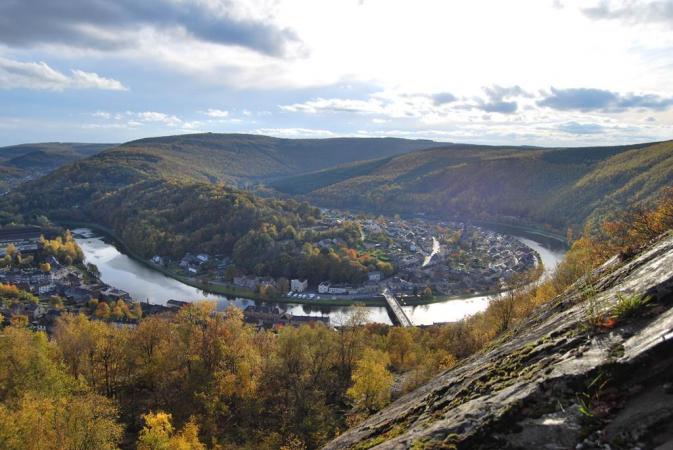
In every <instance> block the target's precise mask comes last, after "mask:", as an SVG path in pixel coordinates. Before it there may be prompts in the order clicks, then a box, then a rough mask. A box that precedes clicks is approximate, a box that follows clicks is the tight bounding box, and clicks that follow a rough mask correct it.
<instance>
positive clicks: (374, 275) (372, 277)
mask: <svg viewBox="0 0 673 450" xmlns="http://www.w3.org/2000/svg"><path fill="white" fill-rule="evenodd" d="M367 278H369V281H381V280H382V279H383V272H381V271H378V270H376V271H374V272H369V273H368V274H367Z"/></svg>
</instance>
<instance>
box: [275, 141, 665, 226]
mask: <svg viewBox="0 0 673 450" xmlns="http://www.w3.org/2000/svg"><path fill="white" fill-rule="evenodd" d="M672 168H673V142H672V141H668V142H662V143H653V144H641V145H631V146H616V147H590V148H558V149H556V148H531V147H491V146H474V145H460V144H452V145H447V146H444V147H440V148H432V149H426V150H419V151H415V152H411V153H407V154H404V155H400V156H396V157H390V158H385V159H379V160H375V161H367V162H363V163H356V164H350V165H346V166H341V167H337V168H333V169H328V170H324V171H321V172H316V173H312V174H304V175H301V176H297V177H289V178H286V179H283V180H279V181H276V182H274V183H273V184H272V186H273V187H274V188H276V189H277V190H278V191H280V192H283V193H286V194H292V195H297V194H301V195H306V196H307V198H309V199H311V200H314V201H316V202H318V203H320V204H325V205H333V206H339V207H355V208H361V209H373V210H378V211H381V212H387V213H413V212H424V213H433V214H439V215H442V216H453V217H460V218H472V219H482V220H501V221H516V222H519V223H533V224H536V225H550V226H552V227H553V228H555V229H557V230H563V229H565V227H566V226H568V225H578V224H582V223H583V222H584V220H585V219H586V218H587V217H589V216H591V215H592V214H605V213H606V212H608V211H612V210H614V209H616V208H620V207H624V206H625V205H629V204H632V203H634V202H638V201H647V200H650V199H651V198H653V196H654V194H656V193H657V192H659V191H660V189H661V188H662V187H664V186H667V185H670V184H671V183H672V182H673V170H671V169H672Z"/></svg>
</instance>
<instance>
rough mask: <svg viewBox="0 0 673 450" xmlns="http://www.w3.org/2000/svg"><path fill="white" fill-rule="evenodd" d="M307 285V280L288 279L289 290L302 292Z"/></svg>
mask: <svg viewBox="0 0 673 450" xmlns="http://www.w3.org/2000/svg"><path fill="white" fill-rule="evenodd" d="M307 287H308V280H303V281H302V280H298V279H296V278H294V279H293V280H292V281H290V290H292V291H294V292H304V291H305V290H306V288H307Z"/></svg>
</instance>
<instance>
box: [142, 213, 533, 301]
mask: <svg viewBox="0 0 673 450" xmlns="http://www.w3.org/2000/svg"><path fill="white" fill-rule="evenodd" d="M321 212H322V214H321V219H320V221H318V222H317V223H315V224H313V225H311V226H310V227H308V228H307V229H306V230H302V231H304V232H305V233H306V234H308V232H310V233H313V235H317V236H320V235H321V233H327V232H328V231H329V230H333V229H336V228H337V227H340V226H343V225H344V224H345V223H348V224H350V225H351V226H353V225H354V226H355V227H356V228H357V230H358V231H359V234H360V238H359V239H357V242H356V243H355V245H353V244H351V246H350V247H349V246H348V244H347V243H346V242H345V240H344V239H341V238H339V237H335V238H323V239H319V240H316V241H315V242H312V245H314V246H315V247H317V248H318V249H319V250H320V251H321V252H335V253H339V252H340V253H344V252H347V251H355V252H357V253H358V254H366V255H369V256H371V257H374V258H376V260H377V261H378V265H379V267H382V268H384V270H370V271H368V272H367V273H366V278H365V279H364V280H363V282H361V283H357V284H355V283H343V282H341V283H339V282H335V281H334V280H330V279H322V280H317V281H316V282H310V281H309V280H308V279H302V278H291V279H285V278H282V277H279V278H273V277H271V276H257V275H254V274H249V273H244V272H242V271H241V270H239V269H237V268H236V266H235V265H234V263H233V261H232V258H231V256H230V255H209V254H206V253H196V254H192V253H188V254H186V255H184V257H182V258H181V259H180V260H171V259H169V258H167V257H165V256H161V255H155V256H154V257H153V258H152V259H151V263H152V264H154V265H157V266H160V267H162V268H165V269H169V270H170V271H174V272H175V273H178V274H180V275H181V276H182V277H188V278H191V279H192V280H194V281H198V282H200V283H201V284H205V283H207V284H209V285H210V286H222V287H227V286H229V287H232V288H234V289H242V290H247V291H248V292H253V293H256V294H259V298H262V299H268V300H279V299H283V300H285V301H297V302H313V301H315V302H320V301H323V302H326V301H334V300H338V301H348V300H352V301H353V302H357V301H358V300H365V299H371V298H376V297H379V296H380V294H381V293H382V292H383V291H384V290H385V289H388V290H389V291H390V292H391V293H393V294H394V295H396V296H400V297H416V298H419V299H421V300H424V301H432V300H433V299H441V298H446V297H451V296H458V295H470V294H477V293H492V292H498V291H501V290H503V289H505V288H506V287H507V282H508V280H510V279H511V277H512V276H514V275H515V274H522V273H525V272H528V271H530V270H532V269H534V268H535V267H537V266H538V264H539V256H538V255H537V253H536V252H535V251H534V250H533V249H531V248H530V247H528V246H526V245H524V244H523V243H522V242H521V241H519V240H518V239H516V238H514V237H511V236H506V235H503V234H500V233H496V232H494V231H491V230H487V229H485V228H482V227H479V226H474V225H470V224H466V223H461V222H448V221H432V220H428V219H425V218H423V217H416V218H412V219H402V218H400V217H399V216H397V217H394V218H384V217H380V216H379V217H374V216H362V215H357V216H356V215H353V214H350V213H347V212H343V211H338V210H330V209H323V210H322V211H321ZM270 293H272V294H270Z"/></svg>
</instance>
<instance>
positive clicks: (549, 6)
mask: <svg viewBox="0 0 673 450" xmlns="http://www.w3.org/2000/svg"><path fill="white" fill-rule="evenodd" d="M200 131H212V132H246V133H261V134H268V135H273V136H280V137H331V136H399V137H410V138H430V139H435V140H442V141H452V142H474V143H491V144H534V145H550V146H551V145H586V144H612V143H631V142H643V141H653V140H663V139H672V138H673V0H655V1H610V0H606V1H586V0H584V1H571V0H529V1H526V0H513V1H508V2H503V1H497V0H492V1H485V0H465V1H459V0H454V1H446V0H413V1H412V0H245V1H237V0H143V1H142V2H141V1H137V0H69V1H53V0H2V1H0V144H14V143H22V142H38V141H87V142H123V141H127V140H131V139H135V138H140V137H147V136H157V135H166V134H178V133H193V132H200Z"/></svg>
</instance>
